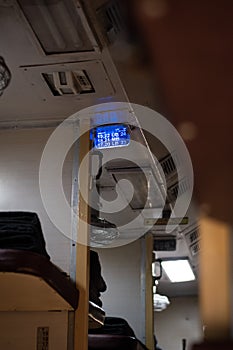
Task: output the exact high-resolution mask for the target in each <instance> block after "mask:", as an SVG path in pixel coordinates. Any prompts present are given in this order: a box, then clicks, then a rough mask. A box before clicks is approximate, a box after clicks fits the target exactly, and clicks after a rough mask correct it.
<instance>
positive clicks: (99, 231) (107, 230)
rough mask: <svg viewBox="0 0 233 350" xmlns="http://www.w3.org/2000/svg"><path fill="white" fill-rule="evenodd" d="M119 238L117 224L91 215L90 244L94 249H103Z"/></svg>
mask: <svg viewBox="0 0 233 350" xmlns="http://www.w3.org/2000/svg"><path fill="white" fill-rule="evenodd" d="M118 237H119V231H118V230H117V227H116V225H115V224H113V223H111V222H109V221H107V220H105V219H103V218H100V217H98V216H97V215H91V233H90V243H91V246H92V247H101V246H106V245H109V244H111V243H112V242H113V241H114V240H115V239H117V238H118Z"/></svg>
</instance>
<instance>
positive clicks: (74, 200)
mask: <svg viewBox="0 0 233 350" xmlns="http://www.w3.org/2000/svg"><path fill="white" fill-rule="evenodd" d="M73 130H74V137H75V138H77V141H76V142H75V144H74V146H73V147H74V149H73V169H72V189H71V207H72V211H73V215H72V237H71V242H70V269H69V274H70V279H71V280H72V281H73V282H74V283H76V249H77V248H76V245H77V235H78V222H77V219H76V217H77V216H78V210H79V208H78V202H79V190H78V169H79V149H80V145H79V138H78V136H79V124H76V123H74V129H73ZM75 214H77V216H76V215H75ZM74 316H75V315H74V311H69V312H68V341H67V344H68V345H67V350H73V349H74V323H75V317H74Z"/></svg>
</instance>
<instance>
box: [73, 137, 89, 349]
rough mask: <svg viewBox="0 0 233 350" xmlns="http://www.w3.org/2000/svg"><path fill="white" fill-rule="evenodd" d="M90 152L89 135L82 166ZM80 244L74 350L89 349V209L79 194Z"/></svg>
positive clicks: (85, 186) (82, 181) (85, 179)
mask: <svg viewBox="0 0 233 350" xmlns="http://www.w3.org/2000/svg"><path fill="white" fill-rule="evenodd" d="M89 150H90V140H89V133H88V132H87V133H85V134H84V135H83V136H81V137H80V164H81V162H82V160H83V158H84V157H85V155H86V154H87V153H88V152H89ZM88 174H89V162H86V164H85V165H84V166H82V167H81V168H80V174H79V188H80V189H82V193H83V194H84V195H85V198H88V194H89V176H88ZM79 218H81V219H82V220H81V221H80V220H79V223H78V235H77V237H78V242H82V244H80V243H78V244H77V253H76V285H77V288H78V289H79V291H80V296H79V306H78V309H77V310H76V311H75V330H74V350H87V349H88V307H89V269H90V267H89V245H88V244H89V230H88V222H89V209H88V205H87V203H86V202H85V201H84V199H83V197H82V195H81V193H80V194H79Z"/></svg>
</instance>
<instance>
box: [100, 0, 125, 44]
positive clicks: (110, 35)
mask: <svg viewBox="0 0 233 350" xmlns="http://www.w3.org/2000/svg"><path fill="white" fill-rule="evenodd" d="M97 16H98V19H99V20H100V23H101V24H102V27H103V30H104V32H105V34H106V36H107V39H108V40H109V42H114V41H115V39H116V37H117V35H118V34H119V33H121V32H122V31H124V30H125V20H124V16H123V10H122V4H121V2H120V1H117V0H112V1H108V2H107V3H106V4H105V5H104V6H101V7H100V8H99V9H98V10H97Z"/></svg>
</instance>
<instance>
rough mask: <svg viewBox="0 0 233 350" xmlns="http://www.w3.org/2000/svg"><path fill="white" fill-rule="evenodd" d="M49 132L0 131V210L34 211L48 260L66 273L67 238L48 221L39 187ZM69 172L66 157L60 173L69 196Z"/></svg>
mask: <svg viewBox="0 0 233 350" xmlns="http://www.w3.org/2000/svg"><path fill="white" fill-rule="evenodd" d="M52 131H53V129H51V128H45V129H21V130H17V129H16V130H15V129H12V130H0V169H1V171H0V211H33V212H36V213H37V214H38V215H39V218H40V221H41V225H42V229H43V233H44V237H45V240H46V246H47V251H48V253H49V255H50V256H51V260H52V261H53V262H54V263H55V264H56V265H58V266H59V267H60V268H61V269H62V270H64V271H66V272H68V271H69V263H70V261H69V259H70V241H69V239H68V238H66V237H65V236H64V235H62V234H61V233H60V232H59V231H58V229H57V228H56V227H55V226H54V225H53V224H52V222H51V221H50V219H49V217H48V215H47V213H46V211H45V209H44V207H43V203H42V200H41V197H40V190H39V165H40V158H41V155H42V152H43V149H44V146H45V144H46V142H47V140H48V138H49V136H50V135H51V133H52ZM71 171H72V160H71V159H68V160H67V162H66V163H65V169H64V172H63V175H64V186H65V192H66V194H67V197H68V198H69V197H70V193H71ZM54 205H56V203H54ZM61 215H62V213H61Z"/></svg>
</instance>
